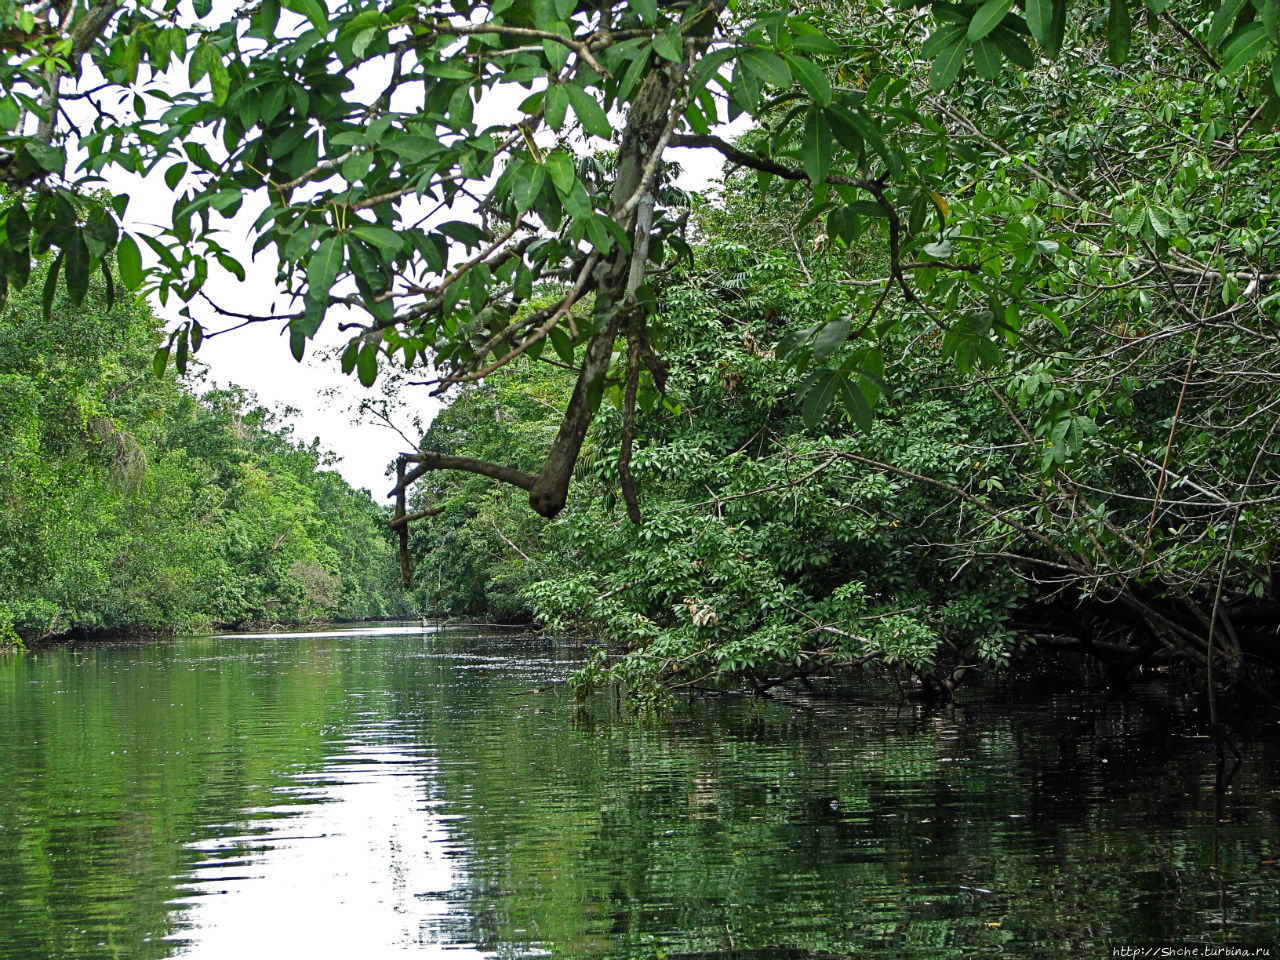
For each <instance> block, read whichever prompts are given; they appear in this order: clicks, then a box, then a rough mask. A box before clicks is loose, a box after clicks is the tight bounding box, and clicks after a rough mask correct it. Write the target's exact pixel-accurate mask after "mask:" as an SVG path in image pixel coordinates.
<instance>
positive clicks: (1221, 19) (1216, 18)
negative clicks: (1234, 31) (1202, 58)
mask: <svg viewBox="0 0 1280 960" xmlns="http://www.w3.org/2000/svg"><path fill="white" fill-rule="evenodd" d="M1248 2H1249V0H1222V5H1221V6H1220V7H1218V12H1217V13H1215V14H1214V15H1213V21H1212V22H1211V23H1210V24H1209V36H1208V37H1207V38H1206V42H1207V43H1208V45H1209V47H1210V49H1216V48H1217V47H1218V45H1219V44H1221V43H1222V41H1223V40H1225V39H1226V36H1227V34H1228V33H1230V32H1231V24H1232V23H1234V22H1235V19H1236V17H1237V16H1238V15H1239V13H1240V10H1241V8H1242V7H1243V6H1244V5H1245V4H1246V3H1248Z"/></svg>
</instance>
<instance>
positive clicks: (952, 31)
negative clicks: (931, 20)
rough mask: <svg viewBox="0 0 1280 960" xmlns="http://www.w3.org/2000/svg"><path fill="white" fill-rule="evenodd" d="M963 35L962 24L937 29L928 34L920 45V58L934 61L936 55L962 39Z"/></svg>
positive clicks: (963, 28)
mask: <svg viewBox="0 0 1280 960" xmlns="http://www.w3.org/2000/svg"><path fill="white" fill-rule="evenodd" d="M964 34H965V27H964V24H960V23H953V24H949V25H948V26H945V27H939V28H938V29H937V30H934V31H933V33H931V34H929V36H928V38H927V39H926V40H925V42H924V43H923V44H921V45H920V56H922V57H924V58H925V59H926V60H936V59H937V57H938V54H940V53H941V52H942V51H943V50H945V49H946V48H947V47H949V46H951V45H952V44H953V43H955V42H956V41H957V40H960V39H961V38H962V37H964Z"/></svg>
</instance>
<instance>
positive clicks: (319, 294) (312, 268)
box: [306, 236, 344, 312]
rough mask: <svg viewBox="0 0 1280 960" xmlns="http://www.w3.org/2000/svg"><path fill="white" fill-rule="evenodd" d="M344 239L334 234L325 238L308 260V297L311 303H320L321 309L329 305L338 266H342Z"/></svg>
mask: <svg viewBox="0 0 1280 960" xmlns="http://www.w3.org/2000/svg"><path fill="white" fill-rule="evenodd" d="M343 248H344V243H343V239H342V237H340V236H332V237H328V238H327V239H325V240H323V241H322V242H321V243H320V246H319V247H317V248H316V252H315V253H313V254H312V255H311V259H310V260H308V261H307V297H306V299H307V300H309V301H310V302H311V303H314V304H319V305H320V306H321V311H322V312H323V308H324V307H325V306H327V305H328V300H329V291H330V290H332V289H333V283H334V281H335V280H336V279H337V278H338V268H339V267H341V266H342V252H343Z"/></svg>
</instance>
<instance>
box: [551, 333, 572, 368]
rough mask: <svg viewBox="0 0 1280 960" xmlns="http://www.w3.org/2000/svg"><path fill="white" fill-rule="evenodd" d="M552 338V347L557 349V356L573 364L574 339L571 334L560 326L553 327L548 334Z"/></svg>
mask: <svg viewBox="0 0 1280 960" xmlns="http://www.w3.org/2000/svg"><path fill="white" fill-rule="evenodd" d="M547 336H548V338H549V339H550V340H551V348H552V349H553V350H555V352H556V356H557V357H559V358H560V359H561V360H563V361H564V362H565V363H567V364H569V365H570V366H572V365H573V341H572V340H570V339H569V335H568V334H567V333H565V332H564V330H562V329H561V328H560V327H558V326H555V327H552V328H551V332H550V333H549V334H548V335H547Z"/></svg>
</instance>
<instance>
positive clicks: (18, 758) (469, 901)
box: [0, 626, 1280, 960]
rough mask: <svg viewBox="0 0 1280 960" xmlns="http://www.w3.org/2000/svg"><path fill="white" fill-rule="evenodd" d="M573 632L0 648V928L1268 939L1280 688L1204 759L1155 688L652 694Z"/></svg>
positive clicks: (532, 942) (1071, 940)
mask: <svg viewBox="0 0 1280 960" xmlns="http://www.w3.org/2000/svg"><path fill="white" fill-rule="evenodd" d="M577 655H578V654H577V652H575V651H572V650H565V649H561V648H558V647H556V646H555V645H553V644H551V643H549V642H546V641H532V640H529V639H522V638H508V637H492V636H489V637H484V636H478V635H475V634H471V633H466V632H447V633H433V632H429V631H424V630H422V629H419V628H417V627H387V626H381V627H371V628H368V629H361V630H346V631H331V632H316V633H297V634H270V635H261V636H219V637H212V638H208V637H206V638H190V639H179V640H174V641H166V642H149V643H145V644H113V645H103V646H90V647H83V648H76V647H64V648H54V649H49V650H42V651H37V652H16V653H9V654H0V762H2V763H3V767H2V770H3V773H2V775H0V957H3V958H5V960H26V958H42V960H43V958H75V960H91V958H92V960H96V958H129V960H146V958H160V957H170V956H177V957H192V958H201V960H256V958H293V957H297V958H306V960H325V958H344V960H367V958H372V960H377V958H381V957H398V956H424V957H448V958H453V960H471V958H477V957H482V956H483V957H522V956H553V957H558V958H597V957H599V958H603V957H617V958H628V960H632V958H635V960H638V958H650V960H656V958H663V957H667V958H675V957H679V956H699V957H709V956H716V957H722V958H762V960H763V958H796V957H830V956H857V957H860V958H864V957H886V958H888V957H894V958H940V957H980V956H1006V957H1026V958H1041V957H1043V958H1046V960H1048V958H1052V960H1060V958H1063V957H1090V958H1099V957H1104V956H1112V955H1113V953H1112V951H1113V948H1115V947H1117V946H1133V945H1139V944H1159V945H1169V946H1174V945H1177V946H1183V945H1188V944H1190V945H1203V944H1210V945H1218V947H1219V948H1220V947H1221V946H1222V945H1237V946H1251V947H1272V946H1274V945H1275V944H1277V943H1280V908H1278V905H1277V904H1278V899H1280V898H1278V897H1277V890H1278V889H1280V867H1277V862H1276V861H1277V857H1278V856H1280V727H1278V726H1277V724H1276V722H1275V720H1274V718H1272V719H1268V720H1264V721H1261V722H1260V723H1259V724H1258V726H1259V728H1260V732H1261V735H1260V736H1258V737H1256V738H1255V739H1253V740H1252V742H1250V743H1249V744H1247V745H1246V746H1245V748H1244V752H1245V762H1244V764H1243V765H1242V766H1240V767H1239V768H1238V769H1236V770H1235V771H1234V774H1233V776H1232V778H1231V780H1230V782H1229V784H1228V786H1227V789H1225V790H1222V791H1218V790H1215V783H1216V780H1217V779H1218V778H1219V776H1220V771H1219V770H1218V769H1217V767H1216V765H1215V759H1216V753H1215V751H1214V749H1213V745H1212V743H1211V741H1210V740H1209V739H1208V738H1206V737H1204V736H1203V735H1199V734H1195V733H1192V732H1185V731H1188V730H1189V729H1192V728H1191V727H1189V725H1188V724H1187V723H1186V722H1185V720H1186V716H1185V712H1186V711H1187V710H1189V709H1191V708H1190V707H1189V706H1187V705H1185V704H1184V703H1182V702H1181V701H1179V700H1177V699H1176V698H1174V697H1171V696H1169V695H1168V692H1167V691H1160V692H1159V695H1157V694H1156V693H1154V692H1150V694H1149V695H1147V696H1143V695H1142V693H1143V692H1142V691H1141V690H1140V691H1139V692H1138V695H1137V696H1135V697H1130V698H1126V699H1123V700H1113V701H1108V700H1106V699H1104V698H1103V697H1101V696H1099V695H1093V694H1089V695H1080V694H1069V695H1068V694H1063V693H1058V694H1053V695H1044V696H1040V697H1037V698H1026V700H1025V702H1015V703H1008V702H1000V701H1002V700H1007V699H1008V698H1007V697H1005V696H1003V695H1000V694H999V692H998V691H994V690H986V691H983V690H981V689H975V690H973V691H968V692H966V691H963V690H962V695H961V702H960V703H959V704H958V705H957V706H955V707H953V708H947V709H940V710H929V709H926V708H924V707H922V706H920V705H918V704H910V703H905V702H902V701H901V700H899V699H898V698H896V697H894V696H889V695H887V692H886V691H885V690H884V689H883V688H882V687H879V686H869V687H868V688H867V690H866V692H865V693H864V694H862V695H859V696H855V697H853V698H851V699H844V700H840V701H833V700H824V699H821V698H816V697H799V696H788V697H779V698H775V699H754V698H742V697H716V698H701V699H695V700H691V701H689V702H687V703H683V702H682V703H681V704H679V705H678V706H677V707H676V708H675V709H674V710H673V711H672V712H671V713H670V714H668V715H665V716H663V717H660V718H658V719H656V720H655V719H652V718H650V719H644V718H637V717H635V716H633V715H631V714H629V713H628V712H626V711H625V710H623V711H619V710H618V708H617V706H616V705H615V703H614V701H613V698H612V697H610V696H608V695H601V696H599V697H596V698H594V699H592V700H590V701H588V702H587V703H586V704H585V705H577V704H575V703H574V702H573V699H572V697H571V696H570V694H569V692H568V690H567V688H565V687H564V686H562V685H558V681H560V680H562V679H563V677H564V676H565V675H566V673H567V672H568V670H569V669H570V668H571V665H572V662H573V660H574V659H575V658H576V656H577ZM1202 955H1209V954H1207V953H1206V954H1202ZM1219 955H1224V956H1225V955H1227V954H1219ZM1237 955H1238V954H1237ZM1271 955H1272V956H1276V957H1280V951H1276V952H1272V953H1271Z"/></svg>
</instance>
